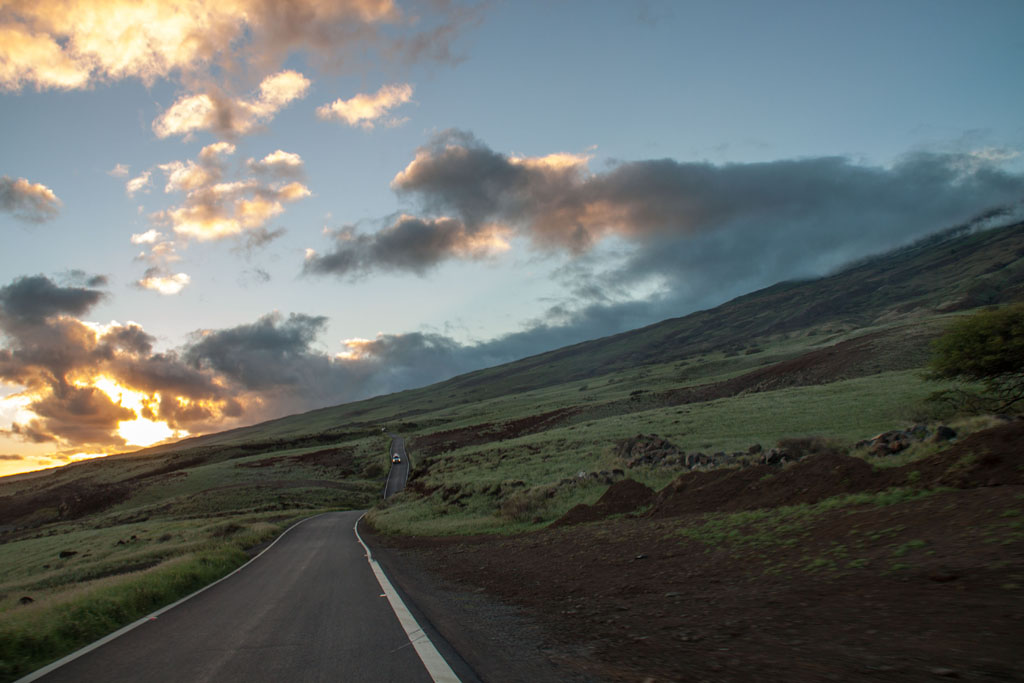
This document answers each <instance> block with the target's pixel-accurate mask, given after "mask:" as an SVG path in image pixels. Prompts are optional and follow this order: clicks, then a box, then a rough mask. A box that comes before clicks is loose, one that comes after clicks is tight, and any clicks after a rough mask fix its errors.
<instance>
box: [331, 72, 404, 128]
mask: <svg viewBox="0 0 1024 683" xmlns="http://www.w3.org/2000/svg"><path fill="white" fill-rule="evenodd" d="M411 99H412V86H411V85H409V84H408V83H396V84H393V85H385V86H381V88H380V90H378V91H377V92H375V93H373V94H364V93H359V94H358V95H356V96H354V97H352V98H350V99H347V100H342V99H337V100H335V101H334V102H331V103H330V104H325V105H322V106H321V107H318V108H317V110H316V115H317V116H319V117H320V118H321V119H324V120H331V119H334V120H337V121H344V122H345V123H347V124H348V125H350V126H361V127H363V128H366V129H371V128H373V127H374V125H375V124H376V123H377V122H378V121H379V120H380V119H381V118H383V117H384V116H385V115H386V114H387V113H388V112H389V111H391V110H392V109H394V108H395V107H397V106H399V105H402V104H405V103H406V102H408V101H409V100H411ZM391 121H392V122H396V123H397V120H396V119H391Z"/></svg>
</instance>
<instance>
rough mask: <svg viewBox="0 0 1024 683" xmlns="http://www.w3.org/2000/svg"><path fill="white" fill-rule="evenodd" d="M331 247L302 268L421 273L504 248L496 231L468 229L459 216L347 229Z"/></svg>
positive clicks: (348, 274)
mask: <svg viewBox="0 0 1024 683" xmlns="http://www.w3.org/2000/svg"><path fill="white" fill-rule="evenodd" d="M333 238H334V248H333V249H332V250H331V251H330V252H328V253H326V254H323V255H321V254H316V253H311V254H309V255H308V256H307V258H306V263H305V265H304V267H303V271H304V272H306V273H316V274H328V273H329V274H333V275H338V276H341V277H349V278H353V279H354V278H357V277H360V276H363V275H366V274H368V273H369V272H371V271H373V270H382V271H408V272H412V273H415V274H417V275H420V276H423V275H426V273H427V272H428V271H429V270H431V269H432V268H434V267H435V266H437V265H438V264H439V263H441V262H442V261H445V260H449V259H452V258H464V259H481V258H486V257H487V256H489V255H491V254H492V253H494V251H496V250H500V249H502V248H503V247H504V241H503V239H502V237H501V234H500V233H499V232H498V231H494V230H486V229H478V230H475V231H472V232H470V231H468V230H467V229H466V226H465V225H464V224H463V223H462V222H461V221H458V220H453V219H450V218H437V219H432V220H424V219H421V218H416V217H415V216H400V217H399V218H398V220H397V221H395V222H394V223H392V224H391V225H389V226H388V227H386V228H384V229H383V230H381V231H379V232H376V233H373V234H367V233H360V232H357V231H356V229H355V228H354V227H351V226H349V227H345V228H342V229H340V230H338V231H336V232H335V233H334V234H333Z"/></svg>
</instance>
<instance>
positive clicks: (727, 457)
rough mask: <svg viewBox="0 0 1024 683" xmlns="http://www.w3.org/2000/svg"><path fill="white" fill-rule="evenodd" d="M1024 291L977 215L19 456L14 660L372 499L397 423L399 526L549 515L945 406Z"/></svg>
mask: <svg viewBox="0 0 1024 683" xmlns="http://www.w3.org/2000/svg"><path fill="white" fill-rule="evenodd" d="M1020 299H1024V224H1019V225H1015V226H1011V227H1009V228H1004V229H1000V230H992V231H987V232H980V233H976V234H972V233H970V232H969V231H963V230H962V231H959V232H951V233H946V234H944V235H942V236H939V237H936V238H933V239H931V240H928V241H926V242H922V243H920V244H917V245H914V246H912V247H909V248H906V249H903V250H900V251H898V252H894V253H892V254H888V255H885V256H879V257H877V258H873V259H869V260H866V261H864V262H862V263H859V264H856V265H855V266H853V267H851V268H849V269H846V270H844V271H842V272H840V273H837V274H835V275H832V276H830V277H826V278H823V279H820V280H815V281H807V282H790V283H781V284H779V285H776V286H773V287H770V288H767V289H765V290H762V291H759V292H755V293H752V294H749V295H747V296H744V297H740V298H738V299H736V300H734V301H731V302H728V303H727V304H724V305H723V306H720V307H718V308H716V309H713V310H709V311H702V312H698V313H694V314H691V315H688V316H686V317H683V318H677V319H672V320H667V321H664V322H661V323H658V324H656V325H651V326H649V327H646V328H643V329H640V330H635V331H632V332H627V333H623V334H619V335H615V336H611V337H607V338H604V339H599V340H594V341H590V342H585V343H583V344H578V345H575V346H572V347H568V348H565V349H559V350H556V351H552V352H549V353H545V354H541V355H538V356H534V357H531V358H527V359H524V360H521V361H517V362H515V363H509V364H506V365H503V366H499V367H496V368H490V369H486V370H481V371H479V372H474V373H470V374H467V375H463V376H460V377H456V378H453V379H451V380H448V381H446V382H441V383H439V384H436V385H433V386H431V387H425V388H421V389H415V390H410V391H404V392H399V393H396V394H392V395H389V396H383V397H377V398H374V399H370V400H366V401H360V402H357V403H352V404H347V405H343V406H335V407H331V408H324V409H321V410H315V411H311V412H308V413H304V414H301V415H294V416H289V417H285V418H281V419H278V420H274V421H270V422H266V423H262V424H259V425H254V426H252V427H247V428H243V429H236V430H232V431H229V432H223V433H220V434H213V435H209V436H204V437H199V438H194V439H189V440H186V441H183V442H180V443H177V444H171V445H165V446H161V447H157V448H152V449H147V450H144V451H140V452H138V453H134V454H126V455H122V456H113V457H109V458H104V459H100V460H93V461H88V462H81V463H76V464H74V465H70V466H67V467H64V468H60V469H57V470H52V471H47V472H42V473H30V474H25V475H18V476H14V477H6V478H3V479H0V679H3V678H4V676H6V677H8V678H10V677H14V676H16V675H21V674H23V673H25V672H26V671H28V670H30V669H31V668H32V667H35V666H38V665H40V664H42V663H44V662H46V661H48V660H50V659H53V658H55V657H57V656H60V655H61V654H63V653H66V652H67V651H69V650H71V649H74V648H75V647H77V646H79V645H81V644H84V643H86V642H89V641H90V640H92V639H93V638H95V637H97V636H98V635H102V634H103V633H106V632H108V631H110V630H112V629H113V628H116V627H117V626H118V625H121V624H124V623H127V622H129V621H131V620H132V619H134V618H136V617H138V616H140V615H141V614H144V613H146V612H147V611H149V610H151V609H152V608H154V607H155V606H157V605H159V604H165V603H166V602H169V601H171V600H173V599H175V598H177V597H180V596H181V595H183V594H185V593H187V592H189V591H191V590H193V589H194V588H196V587H198V586H200V585H203V584H204V583H206V582H208V581H209V580H211V579H212V578H215V577H216V576H219V575H221V574H223V573H224V572H226V571H228V570H230V569H231V568H233V567H235V566H237V565H238V564H240V563H241V562H243V561H244V560H245V559H246V557H248V556H249V554H251V553H252V552H253V551H254V548H255V547H257V546H258V545H259V543H261V542H262V541H264V540H266V539H268V538H271V537H272V536H274V535H275V534H277V533H279V532H280V530H282V529H283V528H285V526H287V525H288V524H289V523H291V522H293V521H294V520H297V519H300V518H302V517H304V516H309V515H312V514H316V513H317V512H320V511H324V510H329V509H356V508H365V507H370V506H372V505H373V504H374V503H375V502H376V501H377V500H378V496H379V493H380V490H381V488H382V486H383V481H384V477H385V475H386V467H387V437H386V436H384V435H383V433H382V431H381V426H382V425H387V427H388V428H389V429H390V430H392V431H397V432H399V433H401V434H403V435H404V436H406V437H409V438H410V454H411V459H412V462H413V465H414V466H415V469H414V472H413V477H412V479H411V482H410V490H409V491H408V492H407V493H405V494H402V495H400V496H398V497H396V498H395V499H394V500H393V501H392V502H390V503H389V504H388V505H386V506H382V507H380V508H378V509H377V510H375V511H374V512H372V513H371V516H372V518H373V521H374V523H375V524H376V525H377V526H378V527H379V528H380V529H382V530H384V531H389V532H414V533H430V534H433V533H477V532H484V531H498V532H502V533H509V532H515V531H518V530H525V529H530V528H536V527H538V526H540V525H545V524H548V523H549V522H551V521H553V520H555V519H557V518H559V517H560V516H562V515H563V514H564V513H565V512H566V511H567V510H569V509H570V508H572V507H573V506H574V505H576V504H578V503H593V502H594V501H595V500H597V498H598V497H600V496H601V494H602V493H603V492H604V491H605V490H606V489H607V488H608V485H609V483H610V482H611V481H613V480H615V479H617V478H622V477H623V476H629V477H631V478H633V479H637V480H639V481H643V482H645V483H647V484H649V485H651V486H653V487H656V488H660V487H662V486H664V485H665V484H667V483H668V482H670V481H671V480H673V479H674V478H675V477H677V476H678V475H679V473H680V472H681V471H682V470H683V469H684V467H685V466H686V465H685V462H684V461H685V458H686V457H690V458H691V460H694V461H696V462H698V463H699V467H701V468H705V467H714V466H718V465H722V464H724V463H727V462H728V463H729V464H730V466H735V465H736V464H742V463H743V462H753V461H755V460H756V459H758V458H761V457H763V456H762V455H761V454H759V453H757V451H758V450H759V449H760V450H762V451H764V450H768V449H770V448H771V447H773V446H775V445H776V444H777V443H778V442H780V440H784V439H792V438H797V437H799V438H806V437H814V438H815V439H817V440H818V441H817V442H816V443H825V444H833V445H835V446H836V447H840V448H844V449H850V448H853V446H854V445H855V444H856V442H858V441H860V440H862V439H865V438H868V437H871V436H873V435H875V434H877V433H879V432H884V431H887V430H892V429H897V428H901V427H906V426H908V425H910V424H913V423H928V422H934V420H935V419H936V418H937V417H939V415H937V414H936V413H934V408H933V407H930V406H928V405H927V404H926V403H925V402H924V399H925V398H926V397H927V396H928V395H929V394H930V393H931V392H933V391H935V390H936V389H937V388H939V387H938V386H937V385H934V384H932V383H928V382H925V381H924V380H923V379H921V377H920V373H919V372H918V369H919V368H920V367H922V366H923V364H924V363H925V362H926V359H927V357H928V353H929V349H928V345H929V343H930V342H931V340H933V339H934V338H935V337H936V336H938V335H939V334H941V332H942V330H943V329H944V328H945V327H946V326H947V325H948V323H949V321H950V320H951V319H952V318H954V317H956V316H958V315H962V314H963V312H964V311H968V310H971V309H973V308H976V307H977V306H980V305H987V304H991V303H1001V302H1006V301H1013V300H1020ZM954 426H955V427H957V428H959V429H960V430H961V431H964V430H970V429H971V428H972V427H974V426H977V425H976V424H974V423H971V422H970V421H963V422H961V423H958V424H955V425H954ZM638 434H640V435H646V436H645V437H644V439H643V440H641V442H642V443H643V444H654V443H656V442H657V443H662V444H664V445H663V446H658V448H662V449H663V450H668V451H671V452H672V453H674V454H675V455H673V456H672V458H674V459H668V460H662V461H656V462H640V461H637V459H636V458H635V457H634V451H632V450H629V448H632V446H629V447H628V448H627V446H628V444H627V445H626V446H624V445H623V444H624V442H625V441H626V440H629V439H633V442H632V443H633V444H634V445H635V443H640V442H637V441H636V436H637V435H638ZM651 435H656V436H651ZM934 448H935V447H934V446H932V445H928V444H923V443H921V444H916V445H914V446H913V447H912V448H911V449H909V450H908V451H906V452H904V453H903V454H901V456H900V457H901V458H902V459H903V460H904V461H905V460H906V459H908V458H910V457H914V454H915V453H916V454H918V455H924V454H927V453H928V452H930V451H929V449H931V450H934ZM634 450H635V449H634ZM861 450H863V447H862V448H861ZM697 456H703V459H702V458H698V457H697ZM681 458H682V459H681ZM23 598H30V599H31V600H30V601H26V600H23Z"/></svg>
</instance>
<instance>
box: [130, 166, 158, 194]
mask: <svg viewBox="0 0 1024 683" xmlns="http://www.w3.org/2000/svg"><path fill="white" fill-rule="evenodd" d="M150 175H152V172H151V171H143V172H142V173H141V174H140V175H138V176H136V177H134V178H132V179H131V180H129V181H128V182H127V183H125V185H124V191H125V192H127V193H128V196H129V197H131V196H134V195H135V193H136V192H138V191H139V190H141V189H143V188H146V187H149V177H150Z"/></svg>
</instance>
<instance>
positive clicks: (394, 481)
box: [384, 433, 410, 498]
mask: <svg viewBox="0 0 1024 683" xmlns="http://www.w3.org/2000/svg"><path fill="white" fill-rule="evenodd" d="M388 436H390V437H391V447H390V448H389V449H388V460H391V458H392V455H393V454H395V453H397V454H398V456H399V457H400V458H401V461H400V462H393V461H392V463H391V469H389V470H388V479H387V482H386V483H385V484H384V497H385V498H390V497H391V496H393V495H395V494H396V493H398V492H399V491H402V490H404V489H405V484H406V482H407V481H408V480H409V466H410V465H409V455H408V453H406V451H405V439H403V438H402V437H400V436H398V435H397V434H391V433H388Z"/></svg>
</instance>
